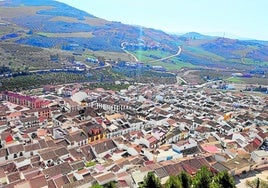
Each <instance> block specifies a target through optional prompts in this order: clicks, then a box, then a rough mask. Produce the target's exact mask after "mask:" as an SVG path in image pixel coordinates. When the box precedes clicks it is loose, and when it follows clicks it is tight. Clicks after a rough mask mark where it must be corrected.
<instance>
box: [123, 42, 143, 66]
mask: <svg viewBox="0 0 268 188" xmlns="http://www.w3.org/2000/svg"><path fill="white" fill-rule="evenodd" d="M126 43H127V42H122V43H121V48H122V50H123V51H124V52H126V53H127V54H128V55H130V56H131V57H133V58H134V60H135V61H136V62H138V61H139V60H138V58H137V57H136V56H135V55H134V54H132V53H130V52H129V51H127V50H125V44H126Z"/></svg>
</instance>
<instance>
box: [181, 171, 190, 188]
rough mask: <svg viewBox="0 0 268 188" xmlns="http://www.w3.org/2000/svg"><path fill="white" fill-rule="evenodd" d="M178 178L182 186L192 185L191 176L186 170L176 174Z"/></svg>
mask: <svg viewBox="0 0 268 188" xmlns="http://www.w3.org/2000/svg"><path fill="white" fill-rule="evenodd" d="M178 179H179V181H180V182H181V185H182V187H183V188H190V187H191V185H192V178H191V176H190V175H189V174H187V173H186V172H184V171H182V172H181V173H180V174H179V175H178Z"/></svg>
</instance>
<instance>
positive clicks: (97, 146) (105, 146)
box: [90, 139, 117, 158]
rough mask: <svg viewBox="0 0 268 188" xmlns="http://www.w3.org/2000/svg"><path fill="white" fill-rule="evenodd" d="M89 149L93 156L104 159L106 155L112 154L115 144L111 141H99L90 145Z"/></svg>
mask: <svg viewBox="0 0 268 188" xmlns="http://www.w3.org/2000/svg"><path fill="white" fill-rule="evenodd" d="M90 145H91V148H92V151H93V153H94V155H95V156H96V157H98V158H102V157H104V156H105V155H106V154H109V153H113V151H115V150H116V149H117V147H116V145H115V143H114V142H113V140H111V139H105V140H100V141H98V142H94V143H91V144H90Z"/></svg>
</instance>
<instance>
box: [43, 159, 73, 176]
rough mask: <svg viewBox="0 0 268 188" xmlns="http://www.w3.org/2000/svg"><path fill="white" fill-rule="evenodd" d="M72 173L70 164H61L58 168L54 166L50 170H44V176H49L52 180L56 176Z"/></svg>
mask: <svg viewBox="0 0 268 188" xmlns="http://www.w3.org/2000/svg"><path fill="white" fill-rule="evenodd" d="M71 171H72V167H71V166H70V165H69V163H68V162H64V163H61V164H59V165H56V166H52V167H50V168H47V169H44V170H43V174H44V175H45V176H48V177H49V178H52V177H54V176H56V175H60V174H62V175H63V174H68V173H70V172H71Z"/></svg>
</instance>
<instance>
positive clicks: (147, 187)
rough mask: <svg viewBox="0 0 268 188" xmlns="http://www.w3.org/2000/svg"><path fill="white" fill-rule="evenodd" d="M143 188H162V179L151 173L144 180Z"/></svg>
mask: <svg viewBox="0 0 268 188" xmlns="http://www.w3.org/2000/svg"><path fill="white" fill-rule="evenodd" d="M141 187H143V188H161V183H160V179H159V178H158V177H156V176H155V174H154V173H153V172H149V173H148V174H147V176H145V177H144V179H143V185H142V186H141Z"/></svg>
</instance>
